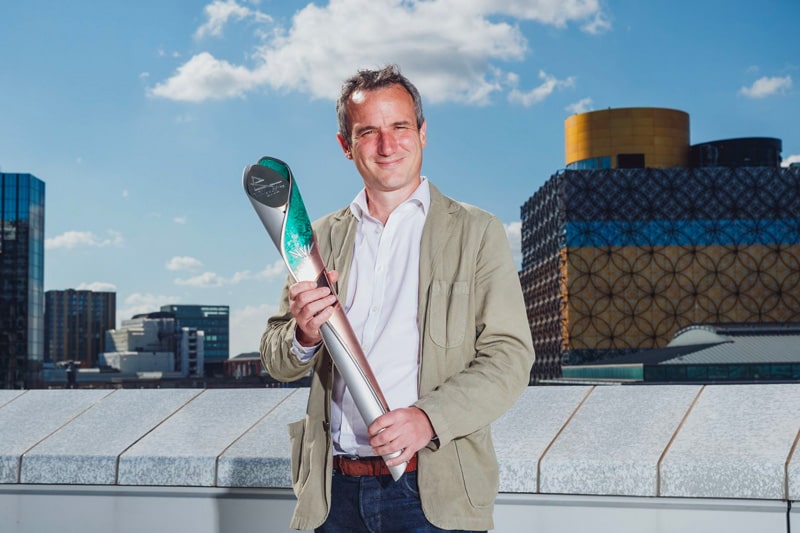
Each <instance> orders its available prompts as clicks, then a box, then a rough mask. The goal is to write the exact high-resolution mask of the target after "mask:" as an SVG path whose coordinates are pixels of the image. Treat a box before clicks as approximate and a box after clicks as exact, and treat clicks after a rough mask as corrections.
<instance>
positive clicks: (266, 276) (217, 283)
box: [173, 258, 288, 288]
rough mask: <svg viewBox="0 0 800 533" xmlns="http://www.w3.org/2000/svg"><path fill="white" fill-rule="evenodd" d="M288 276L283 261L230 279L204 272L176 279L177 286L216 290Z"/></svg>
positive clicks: (241, 273)
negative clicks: (247, 282) (215, 288)
mask: <svg viewBox="0 0 800 533" xmlns="http://www.w3.org/2000/svg"><path fill="white" fill-rule="evenodd" d="M173 259H174V258H173ZM287 275H288V271H287V270H286V266H285V265H284V264H283V260H278V261H275V262H274V263H273V264H271V265H267V266H266V267H265V268H264V270H261V271H258V272H251V271H250V270H244V271H242V272H236V273H234V274H233V276H231V277H229V278H226V277H224V276H220V275H219V274H217V273H216V272H203V273H202V274H198V275H197V276H193V277H191V278H176V279H175V284H176V285H183V286H189V287H201V288H214V287H223V286H226V285H236V284H239V283H242V282H243V281H271V280H275V279H282V278H284V277H286V276H287Z"/></svg>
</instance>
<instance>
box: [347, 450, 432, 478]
mask: <svg viewBox="0 0 800 533" xmlns="http://www.w3.org/2000/svg"><path fill="white" fill-rule="evenodd" d="M333 468H335V469H336V470H338V471H339V472H341V473H342V474H344V475H346V476H355V477H360V476H391V475H392V473H391V472H390V471H389V467H388V466H386V463H384V462H383V458H382V457H358V456H355V455H334V456H333ZM416 469H417V455H416V454H414V457H412V458H411V460H410V461H409V462H408V466H406V472H413V471H415V470H416Z"/></svg>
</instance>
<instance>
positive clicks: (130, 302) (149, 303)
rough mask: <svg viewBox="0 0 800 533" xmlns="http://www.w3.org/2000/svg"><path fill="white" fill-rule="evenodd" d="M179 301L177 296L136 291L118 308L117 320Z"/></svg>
mask: <svg viewBox="0 0 800 533" xmlns="http://www.w3.org/2000/svg"><path fill="white" fill-rule="evenodd" d="M178 302H179V298H178V297H177V296H164V295H160V294H149V293H148V294H143V293H139V292H134V293H133V294H131V295H129V296H128V297H127V298H125V301H124V302H123V306H122V307H118V308H117V322H118V323H119V322H120V321H121V320H128V319H129V318H131V317H133V315H138V314H141V313H152V312H154V311H158V310H160V309H161V306H162V305H168V304H175V303H178Z"/></svg>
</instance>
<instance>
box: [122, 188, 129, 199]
mask: <svg viewBox="0 0 800 533" xmlns="http://www.w3.org/2000/svg"><path fill="white" fill-rule="evenodd" d="M128 195H129V193H128V189H123V191H122V197H123V198H127V197H128Z"/></svg>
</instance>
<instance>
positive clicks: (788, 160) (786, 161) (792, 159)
mask: <svg viewBox="0 0 800 533" xmlns="http://www.w3.org/2000/svg"><path fill="white" fill-rule="evenodd" d="M792 163H800V154H794V155H790V156H787V157H784V158H783V161H781V166H782V167H788V166H789V165H791V164H792Z"/></svg>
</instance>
